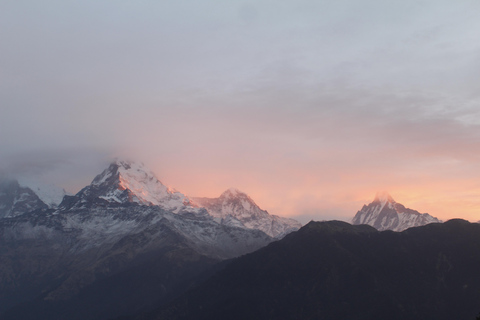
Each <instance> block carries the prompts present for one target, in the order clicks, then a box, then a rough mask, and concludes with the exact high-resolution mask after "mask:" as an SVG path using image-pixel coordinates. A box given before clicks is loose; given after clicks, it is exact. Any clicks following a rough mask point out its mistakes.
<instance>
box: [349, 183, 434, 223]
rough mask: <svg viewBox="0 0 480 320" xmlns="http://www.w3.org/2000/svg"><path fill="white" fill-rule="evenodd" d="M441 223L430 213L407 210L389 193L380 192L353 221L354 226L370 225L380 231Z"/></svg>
mask: <svg viewBox="0 0 480 320" xmlns="http://www.w3.org/2000/svg"><path fill="white" fill-rule="evenodd" d="M435 222H437V223H440V222H442V221H440V220H439V219H437V218H435V217H432V216H431V215H429V214H428V213H423V214H422V213H419V212H418V211H416V210H412V209H408V208H405V206H403V205H402V204H400V203H397V202H395V200H393V198H392V196H390V195H389V194H388V193H387V192H378V193H377V194H376V196H375V199H374V200H373V202H372V203H370V204H369V205H364V206H363V208H362V209H361V210H360V211H358V212H357V214H356V215H355V217H354V218H353V220H352V223H353V224H354V225H359V224H368V225H370V226H372V227H374V228H376V229H377V230H379V231H383V230H392V231H403V230H405V229H408V228H411V227H419V226H423V225H426V224H429V223H435Z"/></svg>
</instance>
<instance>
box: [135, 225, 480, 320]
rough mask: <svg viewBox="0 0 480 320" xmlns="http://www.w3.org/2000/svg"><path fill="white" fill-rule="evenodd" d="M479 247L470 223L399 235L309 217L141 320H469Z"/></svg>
mask: <svg viewBox="0 0 480 320" xmlns="http://www.w3.org/2000/svg"><path fill="white" fill-rule="evenodd" d="M478 252H480V226H479V225H478V224H473V223H468V222H467V221H463V220H452V221H448V222H446V223H444V224H430V225H427V226H423V227H417V228H411V229H408V230H406V231H404V232H401V233H395V232H391V231H384V232H378V231H376V230H375V229H374V228H373V227H370V226H366V225H361V226H352V225H349V224H347V223H344V222H339V221H330V222H311V223H309V224H307V225H306V226H304V227H303V228H301V229H300V230H299V231H297V232H294V233H291V234H289V235H287V236H286V237H285V238H283V239H282V240H280V241H277V242H274V243H272V244H270V245H268V246H267V247H265V248H262V249H260V250H258V251H256V252H254V253H251V254H249V255H246V256H243V257H240V258H237V259H235V260H234V261H232V263H231V264H229V265H228V266H226V268H225V269H224V270H222V271H220V272H218V273H217V274H216V275H215V276H213V277H212V278H210V279H209V280H208V281H207V282H205V283H203V284H201V285H199V286H198V287H197V288H196V289H194V290H191V291H190V292H188V293H187V294H185V295H183V296H182V297H181V298H180V299H178V300H176V301H175V302H173V303H172V304H170V305H169V306H167V307H165V308H162V309H160V310H157V311H156V312H154V313H150V314H144V315H141V316H138V317H136V318H135V319H138V320H140V319H144V320H147V319H171V320H173V319H196V320H201V319H326V320H330V319H332V320H333V319H354V320H360V319H365V320H366V319H398V320H400V319H401V320H413V319H415V320H417V319H418V320H423V319H436V320H450V319H458V320H471V319H474V318H475V316H476V315H477V314H478V312H479V310H480V303H479V302H480V277H478V270H480V255H479V254H478Z"/></svg>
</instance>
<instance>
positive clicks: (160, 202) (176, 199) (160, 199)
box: [67, 160, 198, 213]
mask: <svg viewBox="0 0 480 320" xmlns="http://www.w3.org/2000/svg"><path fill="white" fill-rule="evenodd" d="M74 198H76V199H75V200H76V201H74V202H75V206H77V207H78V206H79V205H85V204H86V203H95V204H97V205H101V204H102V203H104V204H128V203H136V204H140V205H145V206H159V207H162V208H163V209H166V210H170V211H173V212H175V213H179V211H181V210H185V209H190V210H191V211H198V208H195V207H194V206H193V204H192V203H191V201H190V199H189V198H188V197H187V196H185V195H184V194H182V193H180V192H177V191H174V190H171V189H170V188H168V187H167V186H165V185H164V184H162V183H161V182H160V180H158V179H157V177H156V176H155V174H154V173H153V172H152V171H150V170H149V169H147V168H146V167H145V166H144V165H143V164H142V163H136V162H131V161H123V160H116V161H114V162H112V163H111V164H110V165H109V167H108V168H107V169H105V170H104V171H103V172H102V173H100V174H99V175H97V176H96V177H95V178H94V179H93V181H92V183H91V184H90V185H88V186H86V187H85V188H83V189H82V190H80V191H79V192H78V193H77V194H76V195H75V197H74ZM67 202H72V200H71V199H69V201H67Z"/></svg>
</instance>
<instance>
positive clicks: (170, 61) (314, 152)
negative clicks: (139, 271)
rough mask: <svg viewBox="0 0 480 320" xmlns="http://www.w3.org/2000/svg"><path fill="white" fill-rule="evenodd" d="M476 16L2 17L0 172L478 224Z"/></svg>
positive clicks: (121, 7)
mask: <svg viewBox="0 0 480 320" xmlns="http://www.w3.org/2000/svg"><path fill="white" fill-rule="evenodd" d="M479 16H480V1H478V0H475V1H470V0H459V1H450V0H449V1H446V0H435V1H433V0H426V1H419V0H415V1H414V0H403V1H396V0H392V1H381V0H363V1H358V0H339V1H323V0H295V1H293V0H276V1H271V0H256V1H236V0H232V1H220V0H205V1H188V0H178V1H153V0H152V1H149V0H138V1H125V0H116V1H104V0H96V1H91V0H83V1H71V0H61V1H60V0H59V1H53V0H44V1H33V0H23V1H17V0H1V1H0V173H1V175H3V176H9V177H10V176H12V177H30V178H35V179H40V180H42V181H48V182H49V183H55V184H56V185H58V186H61V187H63V188H65V189H66V190H67V191H69V192H71V193H75V192H77V191H78V190H79V189H80V188H82V187H84V186H85V185H87V184H89V183H90V182H91V180H92V179H93V178H94V177H95V175H96V174H98V173H100V172H101V171H102V170H103V169H104V168H105V167H106V165H107V164H108V162H109V161H111V160H112V159H113V158H114V157H121V158H128V159H131V160H135V161H140V162H143V163H145V165H146V166H148V167H149V168H151V169H152V170H153V171H154V172H155V173H156V174H157V176H158V178H159V179H160V180H161V181H162V182H163V183H164V184H166V185H168V186H171V187H174V188H175V189H177V190H179V191H181V192H183V193H185V194H187V195H189V196H207V197H216V196H219V195H220V194H221V193H222V192H223V191H224V190H226V189H227V188H230V187H236V188H238V189H240V190H242V191H244V192H246V193H247V194H249V195H250V196H251V197H252V198H253V199H254V200H255V201H256V202H257V204H258V205H259V206H260V207H261V208H263V209H266V210H268V211H269V213H271V214H276V215H280V216H288V217H293V218H297V219H298V220H300V221H301V222H303V223H305V222H308V221H310V220H330V219H339V220H345V221H349V220H350V219H351V218H352V217H353V216H354V214H355V213H356V212H357V211H358V210H359V209H360V208H361V207H362V206H363V204H368V203H369V202H371V201H372V200H373V198H374V196H375V193H376V192H377V191H383V190H384V191H388V192H389V193H390V194H391V195H392V197H393V198H394V199H395V200H396V201H397V202H400V203H402V204H404V205H405V206H407V207H409V208H412V209H415V210H418V211H420V212H422V213H423V212H428V213H429V214H431V215H433V216H436V217H438V218H440V219H443V220H448V219H451V218H457V217H459V218H463V219H467V220H470V221H478V220H480V151H479V150H480V81H479V80H480V79H479V78H480V41H479V39H480V19H478V17H479Z"/></svg>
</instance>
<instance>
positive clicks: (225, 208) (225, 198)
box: [194, 188, 301, 237]
mask: <svg viewBox="0 0 480 320" xmlns="http://www.w3.org/2000/svg"><path fill="white" fill-rule="evenodd" d="M194 201H195V203H196V204H197V205H198V206H201V207H204V208H206V209H207V211H208V213H209V214H210V215H211V216H213V217H214V218H216V219H217V221H219V222H220V223H222V224H225V225H229V226H237V227H238V226H242V227H244V228H247V229H258V230H262V231H263V232H265V233H266V234H268V235H270V236H272V237H281V236H282V235H285V234H286V233H289V232H291V231H295V230H298V229H299V228H300V227H301V224H300V223H299V222H297V221H296V220H293V219H289V218H283V217H278V216H275V215H270V214H269V213H268V212H267V211H265V210H262V209H260V207H259V206H258V205H257V204H256V203H255V202H254V201H253V200H252V198H250V197H249V196H248V195H247V194H246V193H244V192H242V191H240V190H238V189H236V188H230V189H228V190H226V191H224V192H223V193H222V194H221V195H220V197H218V198H194Z"/></svg>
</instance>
